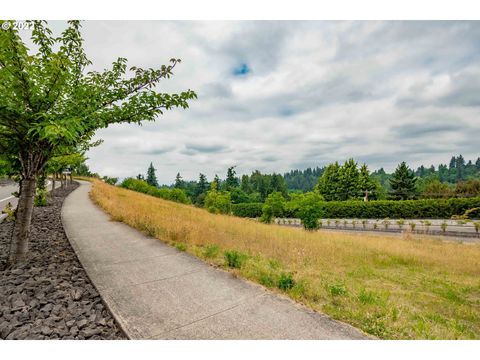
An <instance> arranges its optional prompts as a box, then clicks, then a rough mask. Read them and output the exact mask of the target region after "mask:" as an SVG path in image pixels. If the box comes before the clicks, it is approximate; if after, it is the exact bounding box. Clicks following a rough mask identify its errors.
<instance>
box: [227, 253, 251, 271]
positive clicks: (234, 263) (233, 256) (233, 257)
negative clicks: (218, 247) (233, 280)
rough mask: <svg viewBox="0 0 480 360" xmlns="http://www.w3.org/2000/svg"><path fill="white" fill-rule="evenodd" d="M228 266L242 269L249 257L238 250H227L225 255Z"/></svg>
mask: <svg viewBox="0 0 480 360" xmlns="http://www.w3.org/2000/svg"><path fill="white" fill-rule="evenodd" d="M223 255H224V257H225V261H226V265H227V266H228V267H231V268H235V269H240V268H241V267H242V265H243V263H244V262H245V260H246V259H247V255H245V254H242V253H241V252H238V251H236V250H227V251H225V252H224V253H223Z"/></svg>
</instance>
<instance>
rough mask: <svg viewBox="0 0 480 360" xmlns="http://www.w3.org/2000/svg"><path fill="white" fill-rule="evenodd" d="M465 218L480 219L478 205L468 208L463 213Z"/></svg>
mask: <svg viewBox="0 0 480 360" xmlns="http://www.w3.org/2000/svg"><path fill="white" fill-rule="evenodd" d="M463 217H464V218H465V219H480V207H476V208H473V209H468V210H467V211H465V213H464V214H463Z"/></svg>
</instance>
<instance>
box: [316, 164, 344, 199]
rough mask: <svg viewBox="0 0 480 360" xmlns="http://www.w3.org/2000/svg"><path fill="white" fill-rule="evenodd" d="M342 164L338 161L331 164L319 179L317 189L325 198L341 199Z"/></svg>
mask: <svg viewBox="0 0 480 360" xmlns="http://www.w3.org/2000/svg"><path fill="white" fill-rule="evenodd" d="M339 183H340V165H339V164H338V162H335V163H334V164H329V165H328V166H327V167H326V168H325V170H324V171H323V174H322V176H321V177H320V179H318V183H317V186H316V190H317V191H318V192H319V193H320V194H322V195H323V197H324V198H325V200H327V201H331V200H340V194H339V193H340V191H339V189H340V187H339Z"/></svg>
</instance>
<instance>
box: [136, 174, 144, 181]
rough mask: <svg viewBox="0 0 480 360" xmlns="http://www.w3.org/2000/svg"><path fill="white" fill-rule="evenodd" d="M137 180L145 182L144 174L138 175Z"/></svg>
mask: <svg viewBox="0 0 480 360" xmlns="http://www.w3.org/2000/svg"><path fill="white" fill-rule="evenodd" d="M137 180H145V177H144V176H143V175H142V174H138V175H137Z"/></svg>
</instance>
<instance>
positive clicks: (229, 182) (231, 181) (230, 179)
mask: <svg viewBox="0 0 480 360" xmlns="http://www.w3.org/2000/svg"><path fill="white" fill-rule="evenodd" d="M235 175H236V172H235V166H231V167H229V168H228V170H227V179H226V180H225V187H226V190H227V191H230V190H232V189H233V188H236V187H238V186H239V184H238V178H236V177H235Z"/></svg>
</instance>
